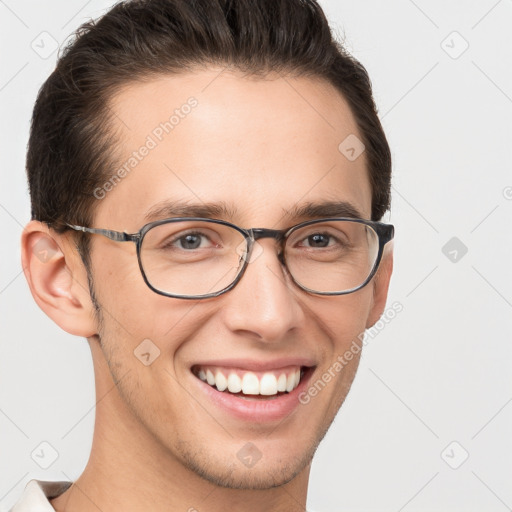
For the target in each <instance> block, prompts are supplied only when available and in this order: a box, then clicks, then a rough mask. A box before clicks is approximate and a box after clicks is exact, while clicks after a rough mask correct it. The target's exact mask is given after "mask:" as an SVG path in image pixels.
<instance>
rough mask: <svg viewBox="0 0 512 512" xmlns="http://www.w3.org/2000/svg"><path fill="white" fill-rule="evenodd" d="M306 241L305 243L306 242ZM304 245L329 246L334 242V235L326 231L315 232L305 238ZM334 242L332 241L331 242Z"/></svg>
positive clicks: (313, 246)
mask: <svg viewBox="0 0 512 512" xmlns="http://www.w3.org/2000/svg"><path fill="white" fill-rule="evenodd" d="M304 242H305V243H304ZM304 242H303V244H302V245H304V246H305V247H312V248H315V247H320V248H322V247H328V246H329V245H332V243H334V240H333V236H332V235H329V234H326V233H314V234H312V235H309V236H308V237H307V238H305V239H304ZM331 242H332V243H331Z"/></svg>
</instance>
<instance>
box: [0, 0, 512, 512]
mask: <svg viewBox="0 0 512 512" xmlns="http://www.w3.org/2000/svg"><path fill="white" fill-rule="evenodd" d="M321 3H322V5H323V6H324V8H325V10H326V13H327V15H328V17H329V18H330V20H331V23H332V26H333V27H335V28H336V30H337V31H338V32H339V34H340V36H341V35H344V36H345V38H346V44H347V47H348V48H349V50H350V51H352V52H353V53H354V54H355V56H356V57H357V58H359V59H360V60H361V61H362V62H363V64H364V65H365V66H366V67H367V69H368V71H369V73H370V76H371V77H372V81H373V84H374V90H375V97H376V100H377V103H378V106H379V109H380V112H381V116H382V119H383V123H384V127H385V130H386V132H387V135H388V137H389V142H390V144H391V147H392V151H393V157H394V179H393V206H392V211H391V215H389V216H388V218H387V219H385V220H389V221H390V222H392V223H394V224H395V226H396V241H395V271H394V276H393V279H392V285H391V289H390V295H389V305H391V304H392V303H393V302H395V301H398V302H400V303H401V304H402V305H403V308H404V309H403V311H402V312H401V313H399V314H398V315H397V316H396V317H395V319H394V320H393V321H392V322H390V323H389V324H387V325H386V327H385V328H384V329H383V330H381V331H380V333H379V334H378V336H376V337H375V338H373V339H371V340H370V341H369V343H368V344H367V346H366V348H365V351H364V355H363V358H362V361H361V366H360V369H359V373H358V375H357V377H356V380H355V383H354V385H353V388H352V391H351V392H350V394H349V397H348V399H347V401H346V403H345V404H344V406H343V407H342V409H341V412H340V413H339V415H338V417H337V419H336V422H335V424H334V425H333V427H332V429H331V431H330V432H329V434H328V436H327V437H326V439H325V440H324V442H323V443H322V445H321V447H320V449H319V451H318V453H317V457H316V459H315V462H314V466H313V471H312V477H311V482H310V488H309V502H308V509H309V508H310V509H311V510H317V511H325V512H335V511H336V512H338V511H341V510H345V511H365V512H368V511H397V512H398V511H402V510H405V511H410V512H412V511H420V510H429V511H458V510H464V511H482V510H486V511H488V512H491V511H497V512H500V511H504V510H507V509H509V510H510V508H511V507H512V487H511V485H510V482H511V477H512V457H511V456H512V436H511V435H510V432H511V427H512V404H511V401H512V386H511V380H512V379H511V377H510V366H511V361H512V343H511V341H512V339H511V338H512V336H511V335H512V315H511V313H512V285H511V283H512V279H511V278H512V270H511V262H512V229H511V222H510V221H511V220H512V172H511V163H512V155H511V149H510V148H511V146H512V144H511V134H512V129H511V128H512V117H511V114H512V99H511V98H512V71H511V64H512V44H511V43H512V32H511V30H510V28H511V26H512V1H511V0H500V1H496V0H481V1H478V2H477V1H462V0H460V1H451V2H450V1H448V2H447V1H441V0H435V1H426V0H416V1H415V2H413V1H412V0H391V1H387V2H382V1H379V0H365V1H356V0H323V1H322V2H321ZM109 4H111V2H110V1H108V0H89V1H82V0H79V1H77V0H74V1H64V0H58V1H53V2H51V4H50V2H35V1H17V2H15V1H14V0H0V40H1V55H0V109H1V110H0V119H1V132H0V145H1V150H0V162H1V163H0V166H1V167H0V168H1V171H0V180H1V184H0V222H1V228H2V234H3V238H2V245H1V247H2V252H1V260H0V261H1V270H0V311H1V317H0V318H1V330H2V340H1V345H0V433H1V435H0V510H2V509H3V510H5V509H7V508H9V507H10V506H11V505H12V504H13V503H14V501H15V500H16V499H17V498H18V497H19V495H20V494H21V492H22V490H23V486H24V484H25V483H26V482H27V481H28V480H29V479H30V478H40V479H56V480H57V479H75V478H77V477H78V476H79V474H80V473H81V471H82V469H83V467H84V465H85V463H86V461H87V457H88V454H89V449H90V444H91V438H92V429H93V420H94V405H95V396H94V388H93V374H92V363H91V358H90V354H89V349H88V346H87V343H86V342H85V340H81V339H78V338H74V337H72V336H70V335H67V334H66V333H64V332H62V331H61V330H60V329H59V328H58V327H57V326H55V325H54V324H53V323H52V322H51V321H50V320H49V319H48V318H46V317H45V316H44V314H43V313H42V312H40V310H39V309H38V308H37V306H36V305H35V303H34V301H33V299H32V297H31V296H30V293H29V290H28V287H27V284H26V282H25V279H24V277H23V276H22V274H21V266H20V251H19V237H20V234H21V231H22V226H23V225H24V224H25V223H26V222H27V221H28V220H29V198H28V193H27V188H26V184H25V176H24V157H25V149H26V143H27V137H28V128H29V119H30V115H31V109H32V106H33V102H34V100H35V96H36V92H37V90H38V88H39V87H40V86H41V84H42V83H43V81H44V80H45V79H46V77H47V76H48V74H49V73H50V71H51V70H52V69H53V66H54V64H55V57H56V52H55V53H52V54H51V55H49V56H48V55H46V54H45V52H50V51H51V49H52V38H54V39H55V40H56V41H57V42H58V43H59V44H61V43H63V42H64V41H65V40H66V38H67V37H68V35H69V34H70V32H71V31H72V30H74V29H75V28H76V27H77V26H78V25H79V24H80V23H82V22H83V21H85V20H86V19H88V18H90V17H97V16H98V15H100V14H102V13H103V12H104V10H105V9H106V8H107V7H108V6H109ZM42 32H46V33H47V34H42V35H41V33H42ZM454 32H457V33H456V34H454ZM466 45H469V46H468V48H467V49H466V50H465V51H464V52H463V53H461V52H462V50H464V48H465V46H466ZM40 54H43V55H42V56H43V57H47V58H42V57H41V55H40ZM452 237H457V239H458V240H456V241H455V244H456V245H455V246H453V247H452V246H448V248H447V249H445V250H444V252H443V250H442V248H443V247H444V246H445V244H446V243H447V242H448V241H449V240H450V239H452ZM452 243H453V242H452ZM461 244H464V245H465V246H466V247H467V249H468V251H467V254H465V255H462V251H461V247H462V245H461ZM453 250H456V251H457V253H454V252H453ZM450 251H452V252H451V254H450ZM445 253H446V254H448V256H446V255H445ZM455 256H456V261H452V260H453V259H454V258H455ZM43 441H45V442H48V443H50V445H52V446H53V447H54V449H55V450H56V451H57V452H58V458H57V460H56V461H55V462H54V463H53V464H52V465H51V466H50V467H49V468H48V469H46V470H44V469H42V468H41V467H39V465H38V463H37V462H36V461H38V462H40V463H41V459H39V460H38V458H37V457H36V456H35V455H34V458H32V457H31V453H32V452H33V451H34V450H36V453H39V454H40V453H41V450H43V452H44V453H45V457H46V458H47V462H50V461H51V454H52V452H51V449H50V448H49V447H48V446H46V445H43V447H42V448H41V446H40V443H41V442H43ZM454 441H455V444H451V443H452V442H454ZM447 447H448V448H447ZM466 452H467V454H469V456H468V458H467V460H465V461H464V462H463V463H462V464H461V462H462V461H463V459H464V457H465V456H466ZM48 457H50V458H48ZM459 464H461V465H460V467H458V469H453V468H452V467H450V465H451V466H458V465H459Z"/></svg>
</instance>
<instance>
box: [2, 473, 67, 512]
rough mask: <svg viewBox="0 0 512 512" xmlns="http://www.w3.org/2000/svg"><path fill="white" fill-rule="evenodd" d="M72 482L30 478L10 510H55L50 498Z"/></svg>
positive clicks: (13, 511)
mask: <svg viewBox="0 0 512 512" xmlns="http://www.w3.org/2000/svg"><path fill="white" fill-rule="evenodd" d="M71 484H72V482H46V481H43V480H30V481H29V482H28V483H27V485H26V486H25V489H24V491H23V494H22V495H21V498H20V499H19V501H18V502H17V503H16V505H14V507H13V508H12V509H11V510H10V512H55V509H54V508H53V507H52V506H51V504H50V501H49V499H50V498H55V497H57V496H59V495H60V494H62V493H63V492H64V491H65V490H66V489H68V488H69V487H70V486H71Z"/></svg>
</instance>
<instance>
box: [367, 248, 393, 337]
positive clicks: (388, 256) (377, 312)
mask: <svg viewBox="0 0 512 512" xmlns="http://www.w3.org/2000/svg"><path fill="white" fill-rule="evenodd" d="M388 245H389V246H388V247H386V249H385V252H384V254H383V255H382V260H381V262H380V265H379V269H378V271H377V274H376V276H375V277H374V279H373V297H372V306H371V309H370V314H369V315H368V319H367V322H366V328H367V329H369V328H370V327H372V326H373V325H375V323H377V322H378V320H379V318H380V317H381V316H382V313H384V308H385V307H386V300H387V298H388V290H389V282H390V280H391V274H392V273H393V245H392V243H390V244H388Z"/></svg>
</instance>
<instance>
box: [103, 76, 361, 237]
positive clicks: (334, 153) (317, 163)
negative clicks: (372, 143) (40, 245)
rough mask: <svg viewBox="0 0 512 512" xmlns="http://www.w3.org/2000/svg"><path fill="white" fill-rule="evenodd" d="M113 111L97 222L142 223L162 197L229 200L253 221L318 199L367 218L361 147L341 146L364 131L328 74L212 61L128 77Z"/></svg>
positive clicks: (236, 215)
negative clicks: (241, 68) (110, 175)
mask: <svg viewBox="0 0 512 512" xmlns="http://www.w3.org/2000/svg"><path fill="white" fill-rule="evenodd" d="M110 109H111V112H112V114H113V122H114V128H115V131H116V134H117V146H116V148H115V151H114V152H113V154H114V155H115V158H116V162H115V166H114V168H113V171H114V174H115V175H117V177H116V178H115V179H112V180H110V186H109V185H107V187H106V188H107V189H108V190H107V191H106V193H105V197H104V198H103V199H102V200H101V201H99V204H98V205H97V208H96V222H98V220H99V219H100V218H104V219H105V220H108V221H109V222H110V223H111V224H112V223H115V225H116V227H118V228H120V229H132V230H133V229H138V228H140V226H141V225H142V224H141V223H142V222H143V220H144V218H145V217H146V216H147V215H146V214H147V212H148V211H149V210H150V209H153V211H154V210H155V205H158V204H162V202H165V201H171V202H181V203H183V202H185V203H186V202H190V203H208V204H216V203H219V204H223V205H227V207H226V208H224V209H223V211H224V213H225V215H224V216H229V217H230V219H228V220H232V221H236V222H239V223H242V224H245V223H249V224H251V225H253V226H255V225H257V224H258V225H262V226H263V225H268V224H269V222H270V223H272V222H273V221H274V222H277V221H278V219H277V218H278V217H282V215H283V211H291V210H294V211H298V210H300V207H301V206H303V205H304V204H307V203H315V204H316V203H319V202H322V201H329V202H333V201H334V202H336V201H346V202H350V203H351V204H352V205H353V206H354V207H355V208H356V209H357V210H359V211H360V212H361V215H362V216H363V217H365V218H369V217H370V212H371V189H370V184H369V179H368V172H367V168H366V161H365V155H364V153H363V154H362V155H361V156H360V157H359V158H356V159H355V160H354V159H348V158H347V157H346V156H345V154H344V153H343V152H341V151H340V149H339V146H340V144H342V143H343V141H345V140H346V139H347V137H352V138H353V137H358V138H359V139H361V136H360V133H359V130H358V127H357V124H356V122H355V120H354V118H353V115H352V113H351V111H350V108H349V106H348V104H347V102H346V101H345V99H344V98H343V97H342V95H341V94H340V93H339V92H338V91H337V90H336V89H335V88H334V87H332V86H331V85H330V84H328V83H326V82H324V81H321V80H318V79H312V78H307V77H289V76H288V77H285V76H280V75H277V74H273V75H267V76H266V77H265V78H261V77H260V78H254V77H248V76H244V75H243V74H242V73H240V72H232V71H227V70H223V69H222V68H217V69H216V68H210V69H203V70H197V71H195V72H190V73H187V74H179V75H166V76H161V77H158V78H154V79H152V80H149V81H146V82H143V83H140V82H139V83H133V84H129V85H127V86H126V87H125V88H124V89H123V90H122V91H120V92H119V93H118V94H117V95H116V96H115V97H114V98H113V100H112V101H111V104H110ZM348 140H352V139H350V138H349V139H348ZM342 146H343V144H342ZM99 185H100V187H101V186H102V185H104V183H100V184H99ZM162 211H165V209H164V210H162ZM226 212H229V213H226Z"/></svg>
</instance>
